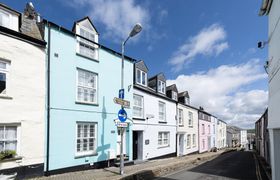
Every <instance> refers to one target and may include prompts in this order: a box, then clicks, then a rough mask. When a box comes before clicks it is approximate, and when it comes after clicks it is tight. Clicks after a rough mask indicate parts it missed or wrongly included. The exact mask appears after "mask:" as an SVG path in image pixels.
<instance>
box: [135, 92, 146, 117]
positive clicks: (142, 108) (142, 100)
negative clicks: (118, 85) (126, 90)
mask: <svg viewBox="0 0 280 180" xmlns="http://www.w3.org/2000/svg"><path fill="white" fill-rule="evenodd" d="M133 96H138V97H140V98H141V104H142V106H136V105H135V102H134V97H133V117H134V118H141V119H143V118H144V97H143V96H141V95H138V94H133ZM134 107H137V108H140V109H141V116H136V115H135V114H134V111H135V110H134Z"/></svg>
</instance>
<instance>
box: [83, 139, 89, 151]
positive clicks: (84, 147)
mask: <svg viewBox="0 0 280 180" xmlns="http://www.w3.org/2000/svg"><path fill="white" fill-rule="evenodd" d="M83 150H84V151H87V150H88V140H87V139H83Z"/></svg>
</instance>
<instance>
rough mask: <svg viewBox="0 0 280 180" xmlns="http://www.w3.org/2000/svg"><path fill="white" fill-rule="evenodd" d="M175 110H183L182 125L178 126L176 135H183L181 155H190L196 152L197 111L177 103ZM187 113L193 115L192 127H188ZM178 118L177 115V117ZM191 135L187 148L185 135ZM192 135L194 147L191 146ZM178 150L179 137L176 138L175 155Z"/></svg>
mask: <svg viewBox="0 0 280 180" xmlns="http://www.w3.org/2000/svg"><path fill="white" fill-rule="evenodd" d="M177 109H182V110H183V125H182V126H180V125H178V129H177V134H179V133H180V134H184V151H183V154H184V155H186V154H190V153H193V152H197V151H198V111H197V110H196V109H193V108H190V107H188V106H185V105H182V104H180V103H178V105H177ZM189 112H192V114H193V126H189ZM177 118H178V115H177ZM188 134H190V135H191V146H190V147H187V135H188ZM193 134H195V137H196V138H195V145H193V138H192V137H193ZM178 150H179V136H177V155H178Z"/></svg>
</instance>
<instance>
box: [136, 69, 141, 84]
mask: <svg viewBox="0 0 280 180" xmlns="http://www.w3.org/2000/svg"><path fill="white" fill-rule="evenodd" d="M136 81H137V83H141V72H140V70H139V69H137V70H136Z"/></svg>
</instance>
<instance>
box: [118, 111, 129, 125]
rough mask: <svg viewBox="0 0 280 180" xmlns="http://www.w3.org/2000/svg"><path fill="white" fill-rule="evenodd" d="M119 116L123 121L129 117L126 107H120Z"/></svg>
mask: <svg viewBox="0 0 280 180" xmlns="http://www.w3.org/2000/svg"><path fill="white" fill-rule="evenodd" d="M118 118H119V120H120V121H121V122H125V121H126V119H127V113H126V111H125V110H124V109H120V110H119V112H118Z"/></svg>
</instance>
